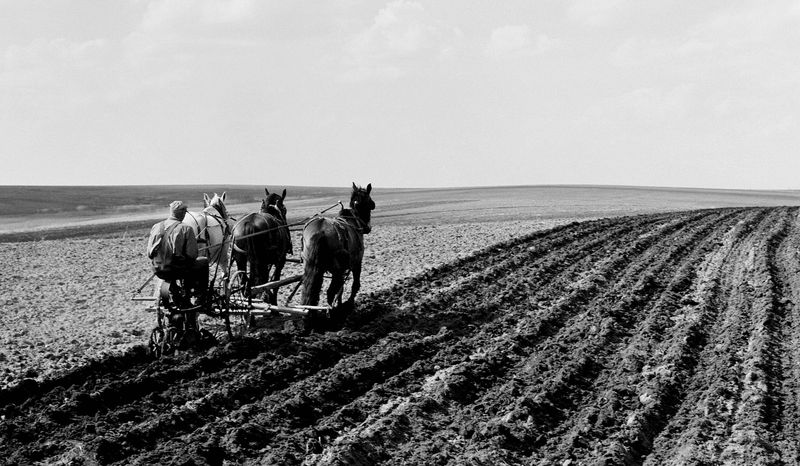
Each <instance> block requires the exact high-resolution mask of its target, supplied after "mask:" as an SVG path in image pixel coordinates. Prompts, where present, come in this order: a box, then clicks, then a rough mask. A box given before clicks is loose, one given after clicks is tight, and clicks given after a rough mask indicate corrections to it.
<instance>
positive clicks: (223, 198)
mask: <svg viewBox="0 0 800 466" xmlns="http://www.w3.org/2000/svg"><path fill="white" fill-rule="evenodd" d="M227 195H228V192H227V191H222V196H221V197H220V199H222V202H225V196H227Z"/></svg>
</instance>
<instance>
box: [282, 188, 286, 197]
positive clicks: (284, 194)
mask: <svg viewBox="0 0 800 466" xmlns="http://www.w3.org/2000/svg"><path fill="white" fill-rule="evenodd" d="M284 199H286V188H283V194H282V195H281V200H284Z"/></svg>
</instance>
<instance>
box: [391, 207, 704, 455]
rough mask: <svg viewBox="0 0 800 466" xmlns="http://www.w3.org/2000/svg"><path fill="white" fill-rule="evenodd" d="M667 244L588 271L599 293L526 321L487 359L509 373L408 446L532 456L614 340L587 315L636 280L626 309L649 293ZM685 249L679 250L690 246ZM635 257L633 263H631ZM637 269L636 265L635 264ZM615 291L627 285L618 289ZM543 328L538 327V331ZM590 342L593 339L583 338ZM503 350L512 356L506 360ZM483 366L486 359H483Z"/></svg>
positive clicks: (606, 325) (611, 328) (586, 293)
mask: <svg viewBox="0 0 800 466" xmlns="http://www.w3.org/2000/svg"><path fill="white" fill-rule="evenodd" d="M719 220H720V219H718V218H716V219H706V220H705V221H704V222H698V223H699V224H704V225H705V227H701V228H700V229H701V230H702V229H703V228H713V226H712V225H713V224H714V223H716V222H718V221H719ZM684 228H689V227H688V226H686V225H684V226H683V228H680V229H679V231H683V230H684ZM692 228H698V226H697V225H693V226H692ZM673 233H674V232H673ZM674 239H676V238H674V237H673V236H672V234H665V235H664V236H656V237H654V238H653V241H652V242H651V243H650V244H649V245H647V246H646V245H643V244H642V243H637V242H634V243H633V244H628V245H627V249H626V247H623V248H621V249H620V250H619V251H618V252H619V254H618V255H615V256H611V257H610V258H607V259H605V260H604V261H601V262H599V263H598V264H597V265H596V267H595V269H594V270H593V271H592V272H594V273H595V277H602V280H597V281H595V282H594V283H602V287H598V286H592V285H589V286H588V287H587V288H585V289H583V290H581V289H580V288H579V289H578V290H576V291H577V293H575V294H573V295H572V296H573V299H566V300H564V301H562V302H561V303H559V305H557V306H554V307H553V308H551V309H550V310H552V311H555V312H554V313H553V314H552V315H550V316H548V312H547V311H545V312H544V313H542V314H541V315H540V316H528V318H527V321H526V322H525V323H524V324H523V326H518V327H517V328H515V329H514V330H515V331H514V332H509V333H508V334H509V335H514V337H513V338H512V339H511V341H512V342H513V345H503V344H501V345H496V346H495V349H496V352H497V354H496V355H494V359H495V360H496V359H499V358H500V357H501V356H503V357H505V358H506V359H510V360H511V361H512V365H509V367H508V368H506V370H505V371H503V372H499V371H495V373H494V374H493V375H494V376H495V380H494V381H493V385H491V386H490V387H488V390H486V391H485V393H484V394H483V395H482V396H481V397H480V398H479V399H477V400H475V401H474V402H471V403H467V404H463V403H461V402H457V403H454V404H452V406H448V408H447V410H446V411H447V412H446V414H444V415H443V416H440V417H441V418H442V420H443V421H444V423H443V424H438V423H437V425H436V428H435V429H433V430H431V431H428V432H423V433H421V434H417V435H416V438H414V439H412V440H411V441H410V442H409V444H414V445H415V448H416V449H417V450H419V449H422V450H423V451H425V452H426V453H432V452H433V451H435V450H437V449H438V448H439V447H440V446H442V445H449V447H448V448H446V449H445V450H449V451H447V454H448V455H450V456H451V457H452V461H454V462H455V463H469V462H470V461H474V460H476V458H477V459H480V460H481V461H487V462H490V463H496V462H504V461H505V462H518V461H520V460H521V459H522V458H524V457H525V456H527V455H530V454H531V453H533V452H534V451H535V450H536V449H538V448H539V447H540V446H541V445H542V444H543V443H544V442H546V441H547V439H548V436H550V435H551V433H552V432H553V431H554V430H555V429H557V428H558V426H559V425H560V424H561V423H562V422H563V421H564V420H566V419H569V418H570V411H571V410H572V408H573V407H574V406H575V405H576V404H579V403H580V398H581V396H582V393H583V392H584V388H585V387H587V386H589V385H591V383H592V380H594V378H595V377H596V376H597V375H598V371H599V370H600V369H601V368H602V366H603V363H602V361H601V359H602V357H603V353H604V352H607V349H608V348H610V347H611V346H612V345H611V343H612V342H613V341H614V340H615V339H616V338H617V337H618V335H619V332H618V329H615V326H616V324H615V323H614V322H613V319H609V318H608V317H609V316H613V315H614V314H618V312H617V310H615V308H614V307H609V308H607V315H606V316H605V317H602V316H600V318H597V317H598V316H593V315H592V314H591V312H587V310H588V309H592V308H594V307H596V306H598V305H599V306H603V305H605V304H610V303H611V302H613V301H615V300H616V299H617V298H618V297H619V294H620V292H621V291H622V290H624V288H625V287H628V286H630V279H631V278H633V277H635V276H637V275H639V274H640V273H641V275H642V279H641V280H640V281H639V285H638V286H637V287H636V290H637V293H634V294H633V295H632V296H636V297H635V298H633V301H637V302H641V303H643V302H645V301H647V298H646V297H645V295H649V294H651V293H652V291H651V288H652V287H651V275H650V272H647V271H645V270H643V269H650V270H651V272H652V271H654V270H657V269H659V268H662V267H665V266H666V263H667V262H669V257H672V258H675V257H676V253H677V252H678V251H679V250H680V249H681V246H680V245H678V244H677V243H680V242H677V243H676V244H675V245H673V247H671V248H667V249H663V248H661V246H660V244H661V243H663V242H667V243H672V242H673V240H674ZM692 241H693V240H692V239H690V240H688V241H686V242H684V243H682V244H684V245H686V244H691V243H692ZM636 252H638V253H639V254H641V256H639V257H637V254H636ZM642 258H644V259H645V260H641V259H642ZM637 261H638V265H637V264H635V262H637ZM642 272H644V273H642ZM585 283H588V284H590V283H593V281H592V280H588V281H587V282H585ZM623 283H626V284H627V285H622V286H620V284H623ZM629 302H632V301H629ZM556 316H558V317H556ZM537 321H538V322H537ZM543 323H544V324H545V325H541V324H543ZM525 327H528V328H527V329H525ZM529 329H530V330H533V331H530V330H529ZM520 330H521V331H520ZM591 335H595V336H596V338H591V337H590V336H591ZM587 337H589V338H587ZM508 348H513V350H512V351H510V352H509V351H508ZM609 354H610V353H609ZM489 359H490V360H492V359H493V358H492V357H491V355H489ZM470 365H472V366H474V367H475V371H474V373H475V374H480V373H483V372H485V369H484V368H483V367H481V366H482V365H483V364H481V361H478V362H475V363H467V364H466V366H467V367H469V366H470ZM465 372H466V373H469V372H470V371H469V370H466V371H464V370H463V369H462V370H459V371H458V375H459V376H462V377H463V376H464V374H465ZM479 379H485V377H480V378H479ZM465 420H469V422H467V423H466V425H468V426H470V427H466V428H465V426H464V424H465V423H464V421H465ZM442 432H444V434H442ZM426 435H430V436H433V437H434V438H435V443H436V445H431V448H427V449H426V448H420V447H419V444H420V443H422V444H423V445H424V444H425V440H424V438H425V436H426ZM426 450H427V451H426ZM411 451H413V450H412V449H411V448H408V449H406V452H411ZM396 456H397V457H402V456H403V455H400V454H398V455H396ZM416 459H417V460H420V459H421V458H420V457H417V458H416ZM403 461H404V460H401V461H398V462H399V463H402V462H403ZM412 462H413V461H412Z"/></svg>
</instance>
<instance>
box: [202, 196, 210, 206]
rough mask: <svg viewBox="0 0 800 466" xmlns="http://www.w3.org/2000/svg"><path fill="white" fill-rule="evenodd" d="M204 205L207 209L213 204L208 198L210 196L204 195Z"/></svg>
mask: <svg viewBox="0 0 800 466" xmlns="http://www.w3.org/2000/svg"><path fill="white" fill-rule="evenodd" d="M203 204H204V205H205V207H208V206H209V204H211V199H209V198H208V194H206V193H203Z"/></svg>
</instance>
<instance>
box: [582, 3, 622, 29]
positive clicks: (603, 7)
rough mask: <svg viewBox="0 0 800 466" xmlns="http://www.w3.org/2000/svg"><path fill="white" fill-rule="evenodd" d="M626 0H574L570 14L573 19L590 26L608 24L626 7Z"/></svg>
mask: <svg viewBox="0 0 800 466" xmlns="http://www.w3.org/2000/svg"><path fill="white" fill-rule="evenodd" d="M625 3H626V0H574V1H573V2H572V4H571V5H570V7H569V10H568V14H569V17H570V18H572V19H573V20H575V21H577V22H579V23H583V24H585V25H589V26H607V25H610V24H611V23H613V22H614V20H615V19H616V18H617V17H618V15H619V13H620V12H621V11H622V10H623V9H624V7H625Z"/></svg>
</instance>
